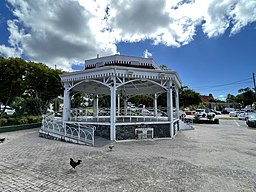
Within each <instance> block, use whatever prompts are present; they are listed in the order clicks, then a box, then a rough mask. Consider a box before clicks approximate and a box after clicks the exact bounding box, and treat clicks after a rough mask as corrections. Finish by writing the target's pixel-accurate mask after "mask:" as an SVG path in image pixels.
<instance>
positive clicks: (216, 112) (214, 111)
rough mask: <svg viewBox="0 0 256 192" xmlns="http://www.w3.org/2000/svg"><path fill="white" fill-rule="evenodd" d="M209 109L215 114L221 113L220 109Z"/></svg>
mask: <svg viewBox="0 0 256 192" xmlns="http://www.w3.org/2000/svg"><path fill="white" fill-rule="evenodd" d="M210 111H211V112H213V113H215V115H221V111H217V110H214V109H211V110H210Z"/></svg>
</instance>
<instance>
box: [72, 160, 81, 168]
mask: <svg viewBox="0 0 256 192" xmlns="http://www.w3.org/2000/svg"><path fill="white" fill-rule="evenodd" d="M81 162H82V160H78V161H77V162H75V161H74V160H73V159H72V158H70V165H71V167H73V169H75V168H76V166H77V165H80V163H81Z"/></svg>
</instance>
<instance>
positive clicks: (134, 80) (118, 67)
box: [61, 55, 181, 96]
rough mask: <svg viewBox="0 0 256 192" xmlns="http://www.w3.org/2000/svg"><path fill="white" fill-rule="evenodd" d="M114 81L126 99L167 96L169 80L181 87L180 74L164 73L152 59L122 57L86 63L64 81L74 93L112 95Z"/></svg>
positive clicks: (114, 56)
mask: <svg viewBox="0 0 256 192" xmlns="http://www.w3.org/2000/svg"><path fill="white" fill-rule="evenodd" d="M112 77H116V79H117V81H116V83H117V92H119V93H121V94H125V95H127V96H129V95H139V94H153V93H161V92H164V91H165V89H164V87H165V86H166V83H167V81H169V80H171V81H172V83H173V84H175V85H176V86H177V87H180V86H181V81H180V78H179V76H178V74H177V72H175V71H171V70H161V69H160V68H159V66H158V65H157V64H156V63H155V62H154V60H153V59H152V58H140V57H132V56H121V55H113V56H108V57H102V58H96V59H91V60H87V61H85V69H84V70H82V71H76V72H70V73H64V74H62V75H61V81H62V82H63V83H64V82H70V83H72V85H71V88H72V90H73V91H83V92H85V93H89V94H106V95H109V94H110V89H109V85H110V84H111V80H112V79H111V78H112Z"/></svg>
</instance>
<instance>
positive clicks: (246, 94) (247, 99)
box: [235, 87, 254, 106]
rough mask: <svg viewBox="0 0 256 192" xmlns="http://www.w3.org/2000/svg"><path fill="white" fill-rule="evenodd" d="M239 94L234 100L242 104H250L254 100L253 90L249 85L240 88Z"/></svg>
mask: <svg viewBox="0 0 256 192" xmlns="http://www.w3.org/2000/svg"><path fill="white" fill-rule="evenodd" d="M238 92H239V94H238V95H237V96H236V99H235V100H236V102H237V103H241V104H243V105H244V106H246V105H252V103H253V102H254V92H253V90H252V89H250V88H249V87H247V88H245V89H240V90H239V91H238Z"/></svg>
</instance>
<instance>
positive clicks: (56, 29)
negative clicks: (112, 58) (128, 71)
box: [0, 0, 256, 69]
mask: <svg viewBox="0 0 256 192" xmlns="http://www.w3.org/2000/svg"><path fill="white" fill-rule="evenodd" d="M7 1H8V2H9V5H10V6H11V7H12V12H13V14H14V15H15V17H16V19H15V20H9V21H8V30H9V32H10V36H9V44H10V46H9V47H6V46H4V45H0V51H1V52H2V53H4V54H5V55H8V56H13V55H16V56H17V55H21V54H25V55H27V56H28V57H29V58H30V59H31V60H34V61H38V62H43V63H46V64H48V65H49V66H51V67H54V66H55V65H57V66H59V67H61V68H63V69H70V68H71V64H72V63H74V61H75V62H76V63H79V62H80V63H82V62H83V61H84V60H85V59H89V58H93V57H95V56H96V54H100V55H101V56H104V55H109V54H115V53H117V47H116V44H117V43H118V42H122V41H124V42H138V41H142V40H145V39H150V40H152V43H153V44H155V45H157V44H165V45H167V46H174V47H180V46H182V45H185V44H188V43H190V42H191V41H193V37H194V36H195V35H196V27H197V26H202V29H203V31H204V33H205V34H206V35H207V36H208V37H209V38H211V37H216V36H219V35H222V34H224V33H225V32H226V30H227V28H229V27H230V28H231V33H230V35H235V34H236V33H238V32H239V31H240V30H241V29H242V28H243V27H245V26H246V25H248V24H250V23H252V22H255V21H256V1H255V0H207V1H206V0H159V1H156V0H148V1H144V0H120V1H116V0H106V1H101V0H86V1H84V0H58V1H52V0H40V1H35V0H26V1H25V0H7Z"/></svg>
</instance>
